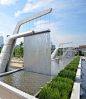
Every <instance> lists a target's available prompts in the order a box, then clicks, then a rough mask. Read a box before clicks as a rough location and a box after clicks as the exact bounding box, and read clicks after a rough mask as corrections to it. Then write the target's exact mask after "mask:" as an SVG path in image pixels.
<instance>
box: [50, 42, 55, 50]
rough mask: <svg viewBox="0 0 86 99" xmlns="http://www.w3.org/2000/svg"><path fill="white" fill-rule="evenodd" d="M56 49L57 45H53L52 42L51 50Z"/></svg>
mask: <svg viewBox="0 0 86 99" xmlns="http://www.w3.org/2000/svg"><path fill="white" fill-rule="evenodd" d="M55 48H56V47H55V45H53V43H52V42H51V50H54V49H55Z"/></svg>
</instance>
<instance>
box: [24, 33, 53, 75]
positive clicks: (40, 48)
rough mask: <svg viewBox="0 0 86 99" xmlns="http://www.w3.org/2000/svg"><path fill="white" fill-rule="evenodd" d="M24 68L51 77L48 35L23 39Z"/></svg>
mask: <svg viewBox="0 0 86 99" xmlns="http://www.w3.org/2000/svg"><path fill="white" fill-rule="evenodd" d="M24 68H25V69H26V70H28V71H32V72H37V73H42V74H48V75H51V49H50V33H43V34H37V35H33V36H28V37H25V38H24Z"/></svg>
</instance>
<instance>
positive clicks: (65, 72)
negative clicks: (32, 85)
mask: <svg viewBox="0 0 86 99" xmlns="http://www.w3.org/2000/svg"><path fill="white" fill-rule="evenodd" d="M75 75H76V73H75V72H73V71H69V70H66V69H64V70H61V72H60V73H59V74H58V76H60V77H66V78H70V79H72V80H74V78H75Z"/></svg>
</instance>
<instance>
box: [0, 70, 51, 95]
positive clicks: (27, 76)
mask: <svg viewBox="0 0 86 99" xmlns="http://www.w3.org/2000/svg"><path fill="white" fill-rule="evenodd" d="M50 80H51V76H48V75H43V74H38V73H33V72H27V71H24V70H22V71H18V72H15V73H13V74H10V75H7V76H3V77H0V81H2V82H4V83H6V84H9V85H11V86H13V87H15V88H17V89H19V90H22V91H24V92H26V93H28V94H30V95H35V94H36V92H37V91H39V90H40V88H41V87H43V86H44V85H46V83H47V82H48V81H50Z"/></svg>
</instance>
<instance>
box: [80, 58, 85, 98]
mask: <svg viewBox="0 0 86 99" xmlns="http://www.w3.org/2000/svg"><path fill="white" fill-rule="evenodd" d="M81 69H82V85H81V96H80V99H86V60H85V59H82V64H81Z"/></svg>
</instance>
